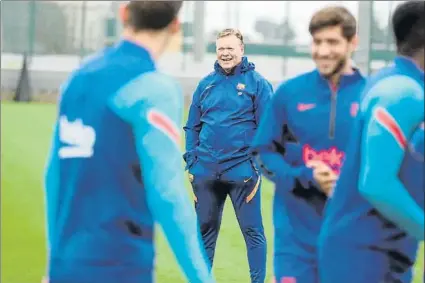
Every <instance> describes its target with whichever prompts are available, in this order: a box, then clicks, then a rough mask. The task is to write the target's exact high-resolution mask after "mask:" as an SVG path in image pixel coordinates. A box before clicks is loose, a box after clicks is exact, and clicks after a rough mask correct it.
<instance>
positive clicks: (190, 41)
mask: <svg viewBox="0 0 425 283" xmlns="http://www.w3.org/2000/svg"><path fill="white" fill-rule="evenodd" d="M372 2H373V3H372V4H373V5H371V7H372V8H370V9H368V11H361V10H360V9H359V8H360V6H359V4H358V3H359V1H302V2H299V1H218V2H217V1H205V3H204V4H203V5H199V2H198V3H196V1H184V5H183V8H182V10H181V14H180V19H181V22H182V34H180V35H178V36H176V38H175V40H173V42H172V44H171V47H170V49H169V51H172V52H169V54H166V55H165V56H163V59H162V60H161V61H160V62H159V65H160V66H161V67H163V69H164V70H165V71H166V72H167V73H169V74H171V75H175V76H177V77H179V78H180V77H182V78H183V79H185V84H186V81H189V78H190V80H191V81H193V82H192V83H191V84H190V86H188V87H187V89H188V91H187V92H188V93H190V91H191V90H190V89H191V88H192V87H193V85H196V81H197V80H198V79H199V76H202V75H203V74H207V73H209V72H210V71H211V69H212V65H213V62H214V60H215V37H216V35H217V32H218V31H219V30H221V29H224V28H228V27H234V28H239V29H240V30H241V31H242V33H243V34H244V37H245V52H246V54H247V55H248V56H249V58H250V59H251V60H252V61H253V62H254V63H255V64H256V66H257V70H259V71H260V72H261V73H262V74H263V75H264V76H265V77H266V78H268V79H270V80H272V81H280V80H282V79H283V78H285V77H288V76H294V75H297V74H299V73H301V72H305V71H307V70H309V69H311V68H313V67H314V63H313V62H312V60H311V58H310V51H309V44H310V41H311V37H310V35H309V33H308V23H309V20H310V18H311V16H312V15H313V13H314V12H315V11H317V10H318V9H320V8H322V7H324V6H326V5H329V4H339V5H344V6H346V7H347V8H348V9H349V10H350V11H351V12H352V13H353V14H354V15H355V16H356V17H357V19H358V21H359V23H362V22H364V17H365V15H368V14H369V15H370V14H371V13H368V12H372V20H371V21H370V22H371V25H370V34H371V36H370V39H371V44H370V48H369V49H370V50H366V51H367V52H369V51H370V56H368V58H369V59H368V60H369V62H371V63H372V69H377V68H380V67H382V66H383V65H385V64H388V62H390V61H391V60H392V58H393V56H394V44H393V38H392V34H391V32H390V29H389V28H388V26H389V20H390V15H391V11H392V10H394V8H395V7H396V6H397V5H398V4H399V3H400V2H404V1H372ZM119 4H120V2H119V1H35V0H32V1H1V8H2V17H1V22H2V25H1V28H2V30H1V37H2V38H1V50H2V60H1V67H2V69H1V72H2V78H3V79H2V92H3V90H4V89H12V90H13V88H15V87H16V81H17V78H18V77H19V71H20V69H21V67H22V58H23V57H24V55H27V56H28V58H30V64H29V68H30V69H31V78H32V87H33V88H34V89H36V91H38V89H42V90H45V89H48V90H50V89H52V90H56V89H57V85H58V84H60V83H61V82H62V81H63V79H64V78H66V76H67V74H68V73H69V72H70V71H71V70H72V69H74V68H75V67H77V66H78V64H79V63H80V62H81V60H82V58H83V57H85V56H87V55H89V54H91V53H93V52H95V51H96V50H99V49H101V48H102V47H104V46H105V45H109V44H111V43H113V42H115V41H116V40H117V39H118V35H119V33H120V30H119V29H120V25H119V24H118V21H117V15H118V6H119ZM200 6H202V9H203V11H201V13H200V11H199V7H200ZM197 7H198V10H197ZM370 10H372V11H370ZM200 15H202V16H200ZM362 52H363V50H362ZM201 53H202V54H201ZM200 55H201V56H200ZM31 58H32V60H31ZM186 79H187V80H186Z"/></svg>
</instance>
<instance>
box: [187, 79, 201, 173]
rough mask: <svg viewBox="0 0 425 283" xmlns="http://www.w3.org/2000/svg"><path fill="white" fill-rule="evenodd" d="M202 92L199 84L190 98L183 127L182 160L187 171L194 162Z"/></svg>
mask: <svg viewBox="0 0 425 283" xmlns="http://www.w3.org/2000/svg"><path fill="white" fill-rule="evenodd" d="M201 92H202V87H201V84H199V85H198V87H197V88H196V90H195V93H194V94H193V97H192V103H191V104H190V108H189V116H188V119H187V122H186V125H185V126H184V127H183V129H184V131H185V134H186V138H185V141H186V153H185V154H184V155H183V159H184V161H185V162H186V169H189V168H190V167H191V166H192V164H193V162H194V161H195V154H194V151H195V148H196V147H197V146H198V145H199V132H200V131H201V127H202V124H201V105H200V101H199V100H200V95H201Z"/></svg>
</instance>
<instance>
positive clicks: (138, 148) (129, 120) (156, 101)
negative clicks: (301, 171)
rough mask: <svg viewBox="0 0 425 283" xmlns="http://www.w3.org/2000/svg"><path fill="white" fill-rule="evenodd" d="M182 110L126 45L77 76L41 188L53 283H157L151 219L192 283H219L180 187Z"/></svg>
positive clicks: (140, 51) (64, 96) (167, 86)
mask: <svg viewBox="0 0 425 283" xmlns="http://www.w3.org/2000/svg"><path fill="white" fill-rule="evenodd" d="M182 107H183V103H182V95H181V90H180V88H179V87H178V86H177V84H176V83H175V82H174V81H173V80H171V79H170V78H168V77H166V76H165V75H161V74H160V73H158V72H157V71H156V68H155V65H154V61H153V59H152V58H151V57H150V55H149V53H148V52H147V50H145V49H144V48H142V47H140V46H138V45H136V44H134V43H132V42H130V41H126V40H124V41H122V42H120V43H119V44H118V45H117V46H115V47H113V48H111V49H109V50H106V51H104V52H102V53H100V54H98V55H96V56H94V57H93V58H91V59H90V60H88V61H87V62H85V63H84V64H83V65H82V66H81V67H80V68H79V69H78V70H76V71H75V72H74V73H73V74H72V75H71V78H70V79H69V80H68V82H67V83H66V85H65V86H64V87H63V89H62V91H61V101H60V104H59V110H58V118H57V122H56V125H55V132H54V137H53V144H52V149H51V153H50V159H49V163H48V167H47V173H46V181H45V186H46V200H47V220H48V246H49V277H50V281H51V282H53V283H54V282H61V283H68V282H69V283H71V282H72V283H75V282H80V283H86V282H87V283H89V282H102V283H116V282H121V283H136V282H137V283H141V282H146V283H150V282H152V281H153V270H154V243H153V241H154V223H155V222H158V223H159V224H160V225H161V227H162V228H163V230H164V232H165V235H166V237H167V239H168V241H169V243H170V245H171V248H172V250H173V252H174V254H175V255H176V257H177V260H178V262H179V264H180V266H181V267H182V269H183V271H184V273H185V274H186V276H187V278H188V279H189V281H190V282H199V283H201V282H202V283H204V282H213V279H212V278H211V277H210V274H209V269H208V266H207V264H206V257H205V256H204V252H203V248H202V244H201V241H200V237H199V232H198V225H197V219H196V216H195V212H194V209H193V207H192V203H191V200H190V198H189V196H188V194H187V191H186V189H185V186H184V175H183V170H182V168H181V165H182V164H181V159H180V158H181V152H180V141H181V137H180V132H179V130H178V128H179V125H180V123H181V119H182V113H183V109H182Z"/></svg>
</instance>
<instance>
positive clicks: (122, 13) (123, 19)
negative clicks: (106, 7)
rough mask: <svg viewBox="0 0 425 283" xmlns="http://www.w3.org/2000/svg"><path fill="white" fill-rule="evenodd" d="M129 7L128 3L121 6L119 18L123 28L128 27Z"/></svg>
mask: <svg viewBox="0 0 425 283" xmlns="http://www.w3.org/2000/svg"><path fill="white" fill-rule="evenodd" d="M127 7H128V2H124V3H121V4H120V6H119V10H118V12H119V18H120V21H121V23H122V25H123V26H126V25H127V22H128V18H129V15H128V9H127Z"/></svg>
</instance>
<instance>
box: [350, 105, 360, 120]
mask: <svg viewBox="0 0 425 283" xmlns="http://www.w3.org/2000/svg"><path fill="white" fill-rule="evenodd" d="M358 112H359V104H358V103H357V102H354V103H351V107H350V114H351V116H352V117H356V116H357V113H358Z"/></svg>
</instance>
